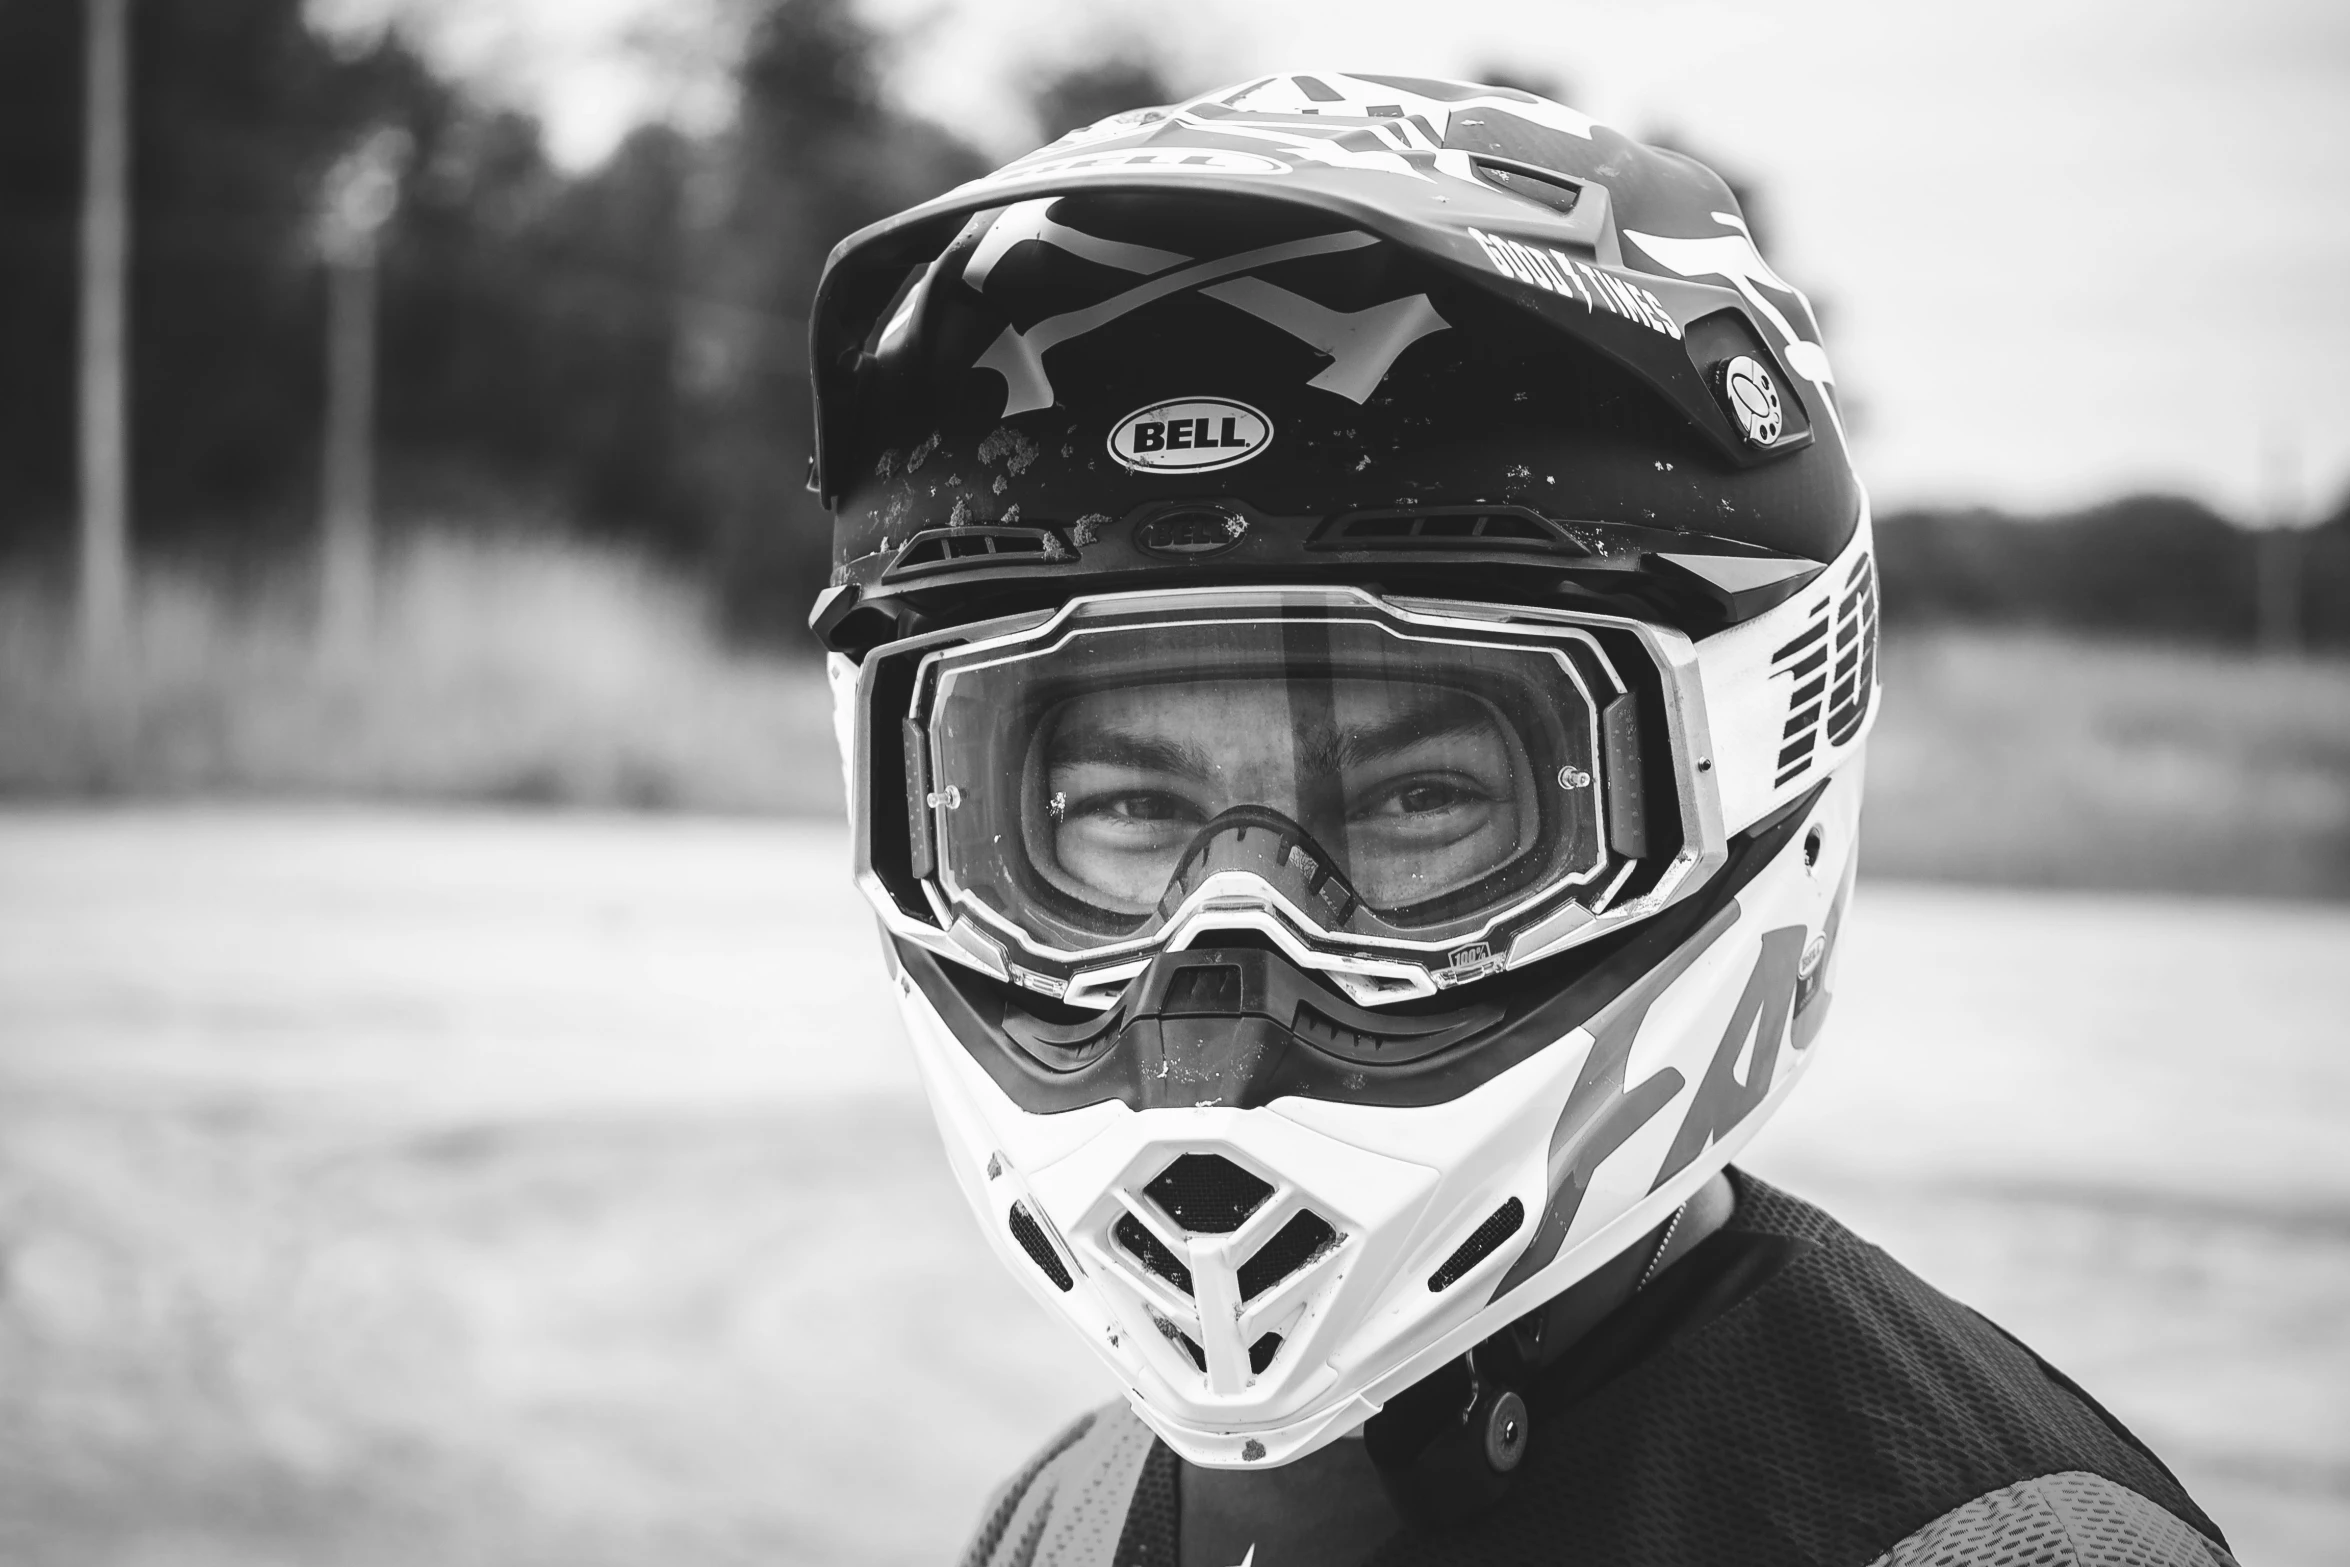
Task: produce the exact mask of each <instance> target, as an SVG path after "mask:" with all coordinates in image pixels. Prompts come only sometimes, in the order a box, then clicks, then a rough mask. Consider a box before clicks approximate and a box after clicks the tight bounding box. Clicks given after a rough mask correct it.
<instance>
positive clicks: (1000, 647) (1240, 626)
mask: <svg viewBox="0 0 2350 1567" xmlns="http://www.w3.org/2000/svg"><path fill="white" fill-rule="evenodd" d="M1696 686H1697V682H1696V676H1695V660H1694V656H1693V654H1692V652H1691V646H1690V644H1689V642H1688V641H1687V639H1686V638H1684V637H1682V636H1680V635H1679V634H1678V633H1676V632H1673V631H1671V630H1669V629H1666V628H1661V627H1656V626H1651V625H1647V624H1644V623H1641V622H1636V621H1631V620H1620V619H1615V618H1612V617H1605V616H1594V615H1588V614H1579V613H1565V612H1552V611H1545V610H1541V609H1534V608H1525V607H1520V606H1510V605H1469V604H1459V603H1453V602H1450V601H1445V602H1435V601H1424V600H1412V599H1386V598H1381V597H1379V596H1377V595H1374V594H1372V593H1369V592H1366V591H1364V590H1361V589H1357V588H1347V587H1315V588H1297V587H1287V588H1220V589H1219V588H1212V589H1184V590H1176V591H1167V592H1156V593H1127V594H1116V595H1106V596H1102V597H1098V598H1086V599H1078V600H1075V601H1073V602H1071V603H1069V604H1067V605H1065V606H1063V607H1062V608H1060V609H1059V610H1057V611H1054V612H1051V613H1049V614H1037V615H1029V616H1021V617H1013V618H1011V619H1007V620H1000V621H993V622H988V623H984V624H981V625H976V626H966V627H962V628H958V629H957V630H956V631H953V632H950V633H942V634H940V635H937V636H933V637H924V638H915V639H912V640H909V641H906V642H900V643H896V644H892V645H889V646H886V647H883V648H880V649H877V650H876V651H875V652H874V653H872V654H870V655H869V656H868V657H867V659H866V661H865V665H864V668H863V670H862V672H861V675H860V691H859V701H860V703H861V704H862V711H863V713H864V715H865V722H864V724H863V725H862V726H861V727H862V729H863V731H864V733H865V736H866V740H867V743H866V745H865V746H864V748H863V750H862V751H861V753H860V755H861V757H862V760H863V763H864V779H863V783H862V790H863V793H864V794H865V799H864V800H863V801H862V802H861V804H862V806H863V807H864V808H863V809H861V810H860V812H859V817H860V833H859V851H860V872H861V874H862V875H863V876H864V877H865V879H866V880H867V883H868V887H869V890H873V891H876V892H879V893H881V894H883V896H882V897H879V898H877V900H876V901H877V902H879V903H880V904H881V906H882V907H883V909H884V913H885V919H887V922H888V923H889V924H890V926H891V928H892V929H893V930H894V931H896V932H897V933H898V934H900V935H902V936H905V937H907V938H908V939H911V940H914V941H917V942H919V943H920V944H922V945H924V946H927V947H930V948H932V949H933V950H937V951H940V952H942V953H944V954H946V955H948V956H952V957H955V958H957V959H959V960H961V961H962V962H964V963H967V964H971V965H973V966H976V967H978V968H980V969H982V970H985V971H987V972H989V973H991V974H993V975H995V976H996V977H998V978H1001V979H1006V980H1010V981H1012V982H1015V983H1018V984H1021V985H1024V986H1026V987H1027V988H1029V989H1031V990H1034V991H1037V992H1040V993H1042V994H1044V995H1047V996H1051V997H1054V998H1056V999H1059V1000H1062V1001H1065V1002H1068V1003H1070V1004H1073V1005H1077V1006H1081V1007H1095V1008H1099V1007H1106V1006H1108V1005H1110V1004H1111V1003H1112V1002H1113V1001H1114V1000H1115V999H1116V997H1117V995H1118V992H1119V990H1120V988H1121V987H1122V986H1123V985H1124V983H1125V982H1126V981H1127V980H1129V979H1131V978H1132V977H1133V976H1134V975H1135V974H1137V973H1139V972H1140V971H1141V969H1142V968H1143V967H1144V966H1145V964H1147V963H1148V961H1149V960H1150V958H1151V956H1152V955H1153V954H1155V953H1156V952H1158V951H1160V950H1163V949H1167V948H1182V947H1186V946H1190V945H1193V944H1195V943H1196V942H1198V941H1199V940H1200V938H1202V937H1205V936H1208V935H1209V933H1210V932H1214V933H1216V939H1223V937H1224V934H1225V933H1228V932H1231V931H1234V930H1250V931H1255V932H1258V933H1260V934H1262V935H1263V936H1265V937H1267V938H1269V939H1270V940H1271V941H1273V942H1274V944H1276V945H1277V946H1279V947H1280V948H1281V949H1282V950H1283V951H1285V952H1286V953H1287V954H1288V955H1289V956H1290V957H1291V958H1292V959H1293V960H1294V961H1296V962H1298V963H1300V964H1301V965H1303V966H1306V967H1310V968H1315V969H1320V970H1323V971H1325V972H1326V973H1327V974H1328V975H1329V977H1330V978H1331V979H1332V981H1333V982H1334V983H1336V984H1337V985H1338V986H1339V988H1341V989H1342V990H1344V991H1345V992H1346V993H1348V994H1349V995H1350V996H1352V997H1353V998H1354V999H1355V1000H1357V1001H1358V1002H1363V1003H1377V1002H1381V1001H1391V1000H1397V999H1402V998H1404V997H1408V996H1414V995H1428V994H1432V993H1434V992H1435V991H1437V990H1439V989H1443V988H1446V987H1448V986H1451V985H1455V984H1459V983H1462V982H1464V981H1466V980H1470V979H1475V978H1478V977H1481V976H1482V975H1485V974H1488V973H1492V972H1495V971H1497V970H1499V969H1502V968H1505V967H1509V966H1513V965H1515V964H1517V963H1521V962H1526V961H1531V960H1532V959H1533V958H1536V957H1540V956H1546V955H1548V954H1549V953H1550V952H1553V951H1557V950H1559V949H1561V948H1563V947H1565V946H1567V945H1570V944H1572V943H1574V942H1576V941H1580V940H1585V939H1588V938H1589V937H1590V936H1592V935H1596V934H1597V933H1598V932H1599V931H1600V930H1602V929H1605V928H1610V927H1612V926H1614V925H1616V924H1619V923H1622V922H1623V921H1625V920H1628V919H1632V918H1638V917H1640V916H1643V915H1645V914H1648V913H1652V912H1654V911H1655V910H1656V909H1657V908H1659V907H1661V906H1663V904H1664V903H1665V902H1667V901H1669V900H1670V899H1671V897H1672V896H1673V895H1674V894H1675V891H1676V890H1677V889H1679V888H1681V887H1684V886H1687V885H1695V884H1696V883H1697V882H1701V881H1702V880H1703V879H1704V876H1705V875H1710V874H1711V870H1712V867H1713V866H1714V865H1716V864H1718V863H1719V862H1720V860H1721V858H1722V856H1723V853H1724V843H1723V835H1722V830H1721V818H1720V810H1719V805H1718V800H1717V799H1716V797H1715V794H1714V792H1713V789H1712V786H1711V780H1710V779H1708V778H1707V777H1706V776H1705V773H1706V766H1708V765H1710V763H1707V764H1702V765H1701V762H1700V757H1701V756H1702V753H1703V745H1704V735H1703V729H1704V720H1703V710H1704V709H1703V701H1702V698H1701V697H1700V696H1699V695H1698V694H1697V690H1696ZM893 731H894V733H895V735H896V737H897V739H898V742H899V744H898V746H897V747H896V754H895V755H894V756H892V755H890V754H889V751H890V748H889V745H888V740H887V737H889V736H890V735H891V734H892V733H893ZM893 793H895V794H900V795H901V798H900V799H897V800H892V799H890V798H888V797H889V796H890V795H891V794H893ZM899 824H902V828H901V827H900V825H899ZM1700 870H1702V874H1698V875H1696V876H1694V877H1693V876H1692V874H1691V873H1692V872H1693V871H1700Z"/></svg>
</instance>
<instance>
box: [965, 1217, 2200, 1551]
mask: <svg viewBox="0 0 2350 1567" xmlns="http://www.w3.org/2000/svg"><path fill="white" fill-rule="evenodd" d="M1731 1173H1732V1175H1733V1177H1734V1179H1735V1182H1736V1186H1737V1192H1738V1205H1737V1209H1736V1212H1735V1213H1734V1214H1733V1215H1732V1217H1731V1219H1730V1221H1729V1222H1728V1223H1727V1224H1726V1225H1725V1226H1724V1227H1723V1228H1722V1229H1721V1230H1720V1231H1719V1232H1717V1233H1716V1234H1715V1235H1714V1236H1713V1237H1711V1238H1710V1239H1708V1240H1707V1241H1706V1242H1704V1243H1703V1244H1701V1245H1700V1246H1698V1247H1697V1248H1695V1249H1694V1250H1693V1251H1691V1252H1690V1254H1689V1256H1688V1257H1687V1258H1686V1259H1685V1260H1684V1261H1683V1262H1682V1263H1680V1264H1678V1265H1676V1266H1675V1267H1674V1268H1673V1269H1671V1270H1670V1271H1669V1272H1668V1273H1667V1274H1665V1275H1664V1276H1662V1277H1661V1278H1660V1279H1659V1280H1658V1283H1657V1285H1656V1286H1655V1287H1652V1289H1651V1290H1647V1291H1643V1292H1642V1295H1641V1296H1640V1297H1637V1298H1636V1300H1635V1302H1634V1303H1633V1304H1632V1305H1630V1306H1627V1307H1625V1308H1623V1309H1622V1310H1621V1311H1619V1313H1618V1317H1619V1318H1621V1319H1624V1320H1623V1321H1621V1322H1618V1321H1615V1320H1611V1321H1610V1322H1608V1323H1603V1324H1602V1325H1601V1327H1600V1328H1599V1329H1598V1330H1597V1331H1595V1332H1594V1334H1593V1335H1592V1336H1591V1340H1590V1344H1591V1347H1592V1349H1593V1350H1594V1351H1595V1352H1598V1354H1599V1355H1601V1356H1604V1357H1605V1358H1606V1359H1607V1360H1609V1361H1610V1362H1612V1363H1610V1364H1606V1365H1601V1364H1599V1363H1598V1360H1597V1359H1595V1356H1594V1355H1588V1354H1584V1355H1578V1354H1570V1356H1569V1357H1568V1358H1567V1359H1566V1360H1564V1361H1562V1362H1561V1363H1560V1364H1559V1365H1558V1366H1556V1367H1554V1368H1553V1369H1552V1372H1551V1373H1550V1374H1549V1375H1547V1376H1546V1377H1545V1379H1544V1380H1543V1381H1542V1382H1541V1383H1539V1384H1538V1385H1537V1386H1536V1387H1535V1388H1534V1389H1533V1390H1532V1400H1531V1401H1532V1404H1533V1409H1534V1418H1533V1421H1532V1426H1531V1434H1530V1441H1529V1445H1528V1449H1527V1454H1526V1458H1525V1460H1524V1462H1523V1463H1522V1465H1521V1466H1520V1468H1519V1471H1518V1473H1517V1476H1516V1477H1515V1481H1514V1483H1513V1484H1512V1486H1511V1488H1510V1489H1509V1491H1508V1492H1507V1493H1506V1494H1505V1495H1504V1496H1503V1497H1502V1498H1501V1500H1500V1501H1499V1502H1498V1503H1496V1504H1495V1505H1494V1506H1493V1507H1492V1508H1490V1509H1488V1510H1487V1511H1485V1512H1483V1513H1481V1514H1480V1515H1478V1516H1477V1517H1476V1518H1474V1519H1473V1520H1471V1521H1470V1522H1468V1523H1466V1524H1464V1525H1460V1526H1457V1527H1453V1528H1448V1529H1445V1530H1443V1531H1441V1532H1437V1531H1428V1532H1419V1531H1412V1530H1399V1531H1398V1532H1396V1533H1394V1534H1393V1535H1391V1536H1389V1537H1388V1538H1387V1539H1386V1540H1385V1541H1384V1543H1382V1544H1380V1545H1378V1546H1377V1547H1375V1548H1373V1549H1372V1550H1371V1552H1370V1554H1369V1555H1368V1556H1363V1555H1361V1554H1359V1553H1353V1554H1350V1555H1349V1557H1347V1558H1346V1559H1343V1560H1342V1559H1340V1558H1338V1557H1335V1556H1332V1555H1330V1554H1329V1553H1308V1554H1306V1555H1295V1554H1292V1553H1290V1552H1284V1553H1283V1556H1284V1557H1286V1558H1287V1559H1276V1558H1275V1557H1274V1556H1273V1555H1271V1554H1269V1553H1268V1552H1254V1553H1252V1567H1436V1564H1443V1563H1462V1564H1467V1563H1498V1564H1511V1563H1546V1564H1547V1563H1569V1562H1575V1563H1580V1562H1606V1563H1609V1564H1611V1567H1714V1564H1720V1567H1781V1564H1783V1567H1990V1564H1994V1563H1997V1564H2001V1567H2125V1564H2126V1567H2233V1558H2232V1557H2230V1556H2229V1554H2228V1552H2227V1549H2226V1545H2225V1542H2224V1540H2223V1539H2222V1537H2221V1535H2220V1532H2219V1530H2218V1528H2217V1527H2216V1526H2215V1525H2213V1524H2212V1522H2211V1520H2210V1519H2209V1518H2207V1517H2205V1516H2204V1514H2203V1512H2202V1511H2201V1509H2199V1508H2198V1507H2197V1506H2196V1505H2195V1503H2194V1502H2193V1501H2192V1500H2191V1499H2189V1497H2188V1496H2187V1494H2186V1492H2185V1490H2184V1489H2183V1488H2181V1486H2180V1485H2179V1483H2178V1481H2177V1479H2176V1478H2175V1477H2173V1476H2172V1474H2171V1473H2170V1471H2169V1470H2168V1469H2166V1468H2165V1467H2164V1466H2163V1464H2162V1462H2161V1461H2160V1460H2159V1459H2157V1458H2156V1457H2155V1456H2154V1455H2153V1454H2152V1453H2151V1452H2149V1451H2147V1449H2146V1448H2145V1446H2144V1445H2143V1444H2141V1443H2140V1442H2139V1441H2138V1440H2137V1438H2135V1437H2134V1436H2132V1435H2131V1434H2130V1433H2129V1432H2128V1431H2127V1430H2126V1429H2124V1428H2123V1427H2122V1425H2121V1424H2120V1423H2119V1422H2118V1421H2116V1420H2115V1419H2114V1418H2113V1417H2112V1416H2111V1415H2109V1414H2107V1413H2106V1412H2105V1411H2104V1410H2103V1409H2102V1408H2100V1407H2099V1406H2098V1405H2097V1403H2096V1402H2095V1401H2094V1400H2093V1399H2091V1398H2090V1397H2089V1396H2088V1395H2087V1394H2086V1393H2084V1392H2082V1391H2081V1390H2080V1389H2079V1388H2078V1387H2076V1386H2075V1385H2074V1384H2073V1383H2072V1382H2071V1381H2070V1380H2069V1379H2068V1378H2066V1377H2065V1376H2064V1375H2063V1374H2062V1373H2060V1372H2058V1371H2056V1370H2055V1369H2054V1368H2053V1367H2050V1366H2048V1365H2047V1364H2046V1362H2044V1361H2042V1360H2040V1359H2039V1358H2038V1357H2037V1356H2035V1355H2034V1354H2033V1353H2032V1352H2031V1351H2030V1350H2028V1349H2026V1348H2025V1347H2024V1346H2023V1345H2021V1344H2019V1343H2018V1342H2016V1341H2015V1340H2014V1339H2012V1338H2010V1337H2008V1336H2007V1335H2006V1334H2005V1333H2003V1332H2002V1331H2001V1330H1999V1329H1998V1328H1997V1327H1995V1326H1993V1325H1992V1324H1991V1323H1989V1322H1988V1321H1986V1320H1985V1319H1984V1318H1982V1317H1981V1316H1979V1315H1977V1314H1976V1313H1974V1312H1973V1311H1970V1310H1968V1309H1967V1308H1966V1307H1964V1306H1962V1305H1959V1304H1958V1303H1957V1302H1955V1301H1953V1300H1951V1299H1950V1298H1949V1297H1947V1296H1945V1295H1943V1294H1941V1293H1940V1292H1938V1291H1936V1290H1934V1289H1933V1288H1931V1287H1930V1286H1928V1285H1927V1284H1925V1283H1924V1282H1922V1281H1921V1280H1919V1279H1918V1278H1917V1277H1916V1276H1915V1275H1913V1274H1911V1273H1910V1272H1908V1271H1907V1270H1906V1269H1904V1268H1902V1267H1901V1266H1900V1265H1899V1264H1898V1263H1896V1262H1894V1261H1893V1260H1892V1259H1891V1258H1890V1257H1888V1256H1886V1255H1885V1253H1884V1252H1882V1251H1880V1250H1879V1249H1877V1248H1876V1247H1874V1246H1871V1245H1869V1244H1867V1243H1866V1242H1864V1241H1862V1240H1860V1239H1859V1238H1858V1237H1856V1236H1854V1235H1853V1234H1852V1233H1851V1232H1850V1231H1848V1230H1846V1229H1844V1228H1843V1227H1842V1226H1841V1225H1839V1224H1837V1223H1836V1222H1835V1221H1834V1220H1832V1219H1830V1218H1829V1217H1827V1215H1825V1214H1823V1213H1821V1212H1820V1211H1819V1210H1818V1209H1816V1208H1813V1207H1811V1206H1809V1205H1808V1204H1805V1203H1802V1202H1799V1201H1797V1200H1796V1199H1794V1198H1792V1197H1790V1196H1788V1195H1787V1194H1785V1193H1783V1192H1780V1191H1777V1190H1775V1189H1774V1188H1772V1187H1770V1186H1768V1185H1765V1184H1764V1183H1763V1182H1760V1181H1757V1180H1755V1179H1754V1178H1753V1177H1751V1176H1747V1175H1744V1174H1742V1173H1740V1172H1736V1171H1733V1172H1731ZM1758 1259H1760V1260H1759V1261H1758ZM1676 1276H1678V1278H1677V1279H1676ZM1669 1282H1670V1283H1674V1284H1675V1285H1676V1288H1674V1289H1671V1290H1668V1289H1666V1288H1665V1286H1666V1285H1667V1284H1668V1283H1669ZM1184 1473H1185V1471H1184V1469H1183V1466H1182V1465H1181V1464H1180V1463H1179V1462H1178V1461H1177V1460H1176V1458H1175V1455H1174V1454H1173V1453H1172V1452H1171V1451H1169V1450H1168V1449H1167V1448H1166V1446H1165V1445H1164V1444H1162V1443H1159V1442H1157V1441H1156V1440H1155V1439H1154V1438H1153V1437H1152V1436H1151V1435H1150V1433H1149V1431H1148V1430H1147V1428H1145V1427H1144V1426H1143V1425H1142V1423H1141V1422H1140V1421H1138V1420H1137V1419H1135V1417H1134V1416H1133V1415H1132V1414H1131V1413H1129V1412H1128V1411H1127V1410H1126V1409H1124V1408H1123V1407H1120V1406H1113V1407H1111V1408H1109V1409H1105V1410H1100V1411H1097V1412H1095V1413H1093V1414H1090V1415H1087V1416H1085V1417H1083V1418H1082V1419H1080V1420H1079V1421H1078V1422H1077V1423H1076V1424H1075V1425H1073V1426H1071V1427H1070V1428H1069V1429H1068V1430H1067V1431H1065V1432H1063V1433H1062V1434H1061V1435H1060V1436H1059V1437H1057V1438H1055V1439H1054V1441H1053V1442H1051V1443H1050V1444H1048V1445H1047V1446H1046V1448H1045V1449H1044V1451H1043V1452H1042V1453H1040V1454H1038V1455H1037V1457H1036V1458H1034V1459H1032V1460H1031V1461H1030V1462H1029V1464H1028V1465H1026V1466H1025V1467H1024V1468H1023V1469H1022V1471H1021V1472H1020V1474H1018V1475H1017V1476H1015V1477H1014V1478H1013V1479H1012V1480H1011V1482H1009V1483H1008V1484H1007V1485H1006V1486H1005V1487H1004V1488H1003V1489H1002V1490H1001V1491H1000V1492H998V1494H997V1496H996V1498H995V1499H994V1501H993V1502H991V1503H990V1505H989V1507H988V1509H987V1511H986V1513H985V1515H984V1516H983V1517H982V1519H981V1522H980V1527H979V1529H978V1531H977V1533H976V1534H975V1536H974V1537H973V1539H972V1541H971V1544H970V1547H969V1549H968V1550H967V1551H966V1553H965V1555H964V1558H963V1560H964V1564H965V1567H1176V1564H1177V1563H1178V1562H1180V1561H1181V1560H1182V1553H1181V1552H1180V1549H1179V1547H1180V1543H1181V1542H1180V1541H1179V1540H1178V1539H1177V1533H1178V1520H1179V1518H1180V1517H1181V1516H1182V1515H1183V1510H1182V1507H1181V1505H1180V1504H1179V1496H1180V1493H1181V1487H1182V1485H1183V1480H1184ZM1277 1473H1278V1471H1274V1472H1270V1473H1268V1475H1267V1476H1266V1478H1267V1479H1272V1478H1273V1476H1274V1475H1275V1474H1277Z"/></svg>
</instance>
